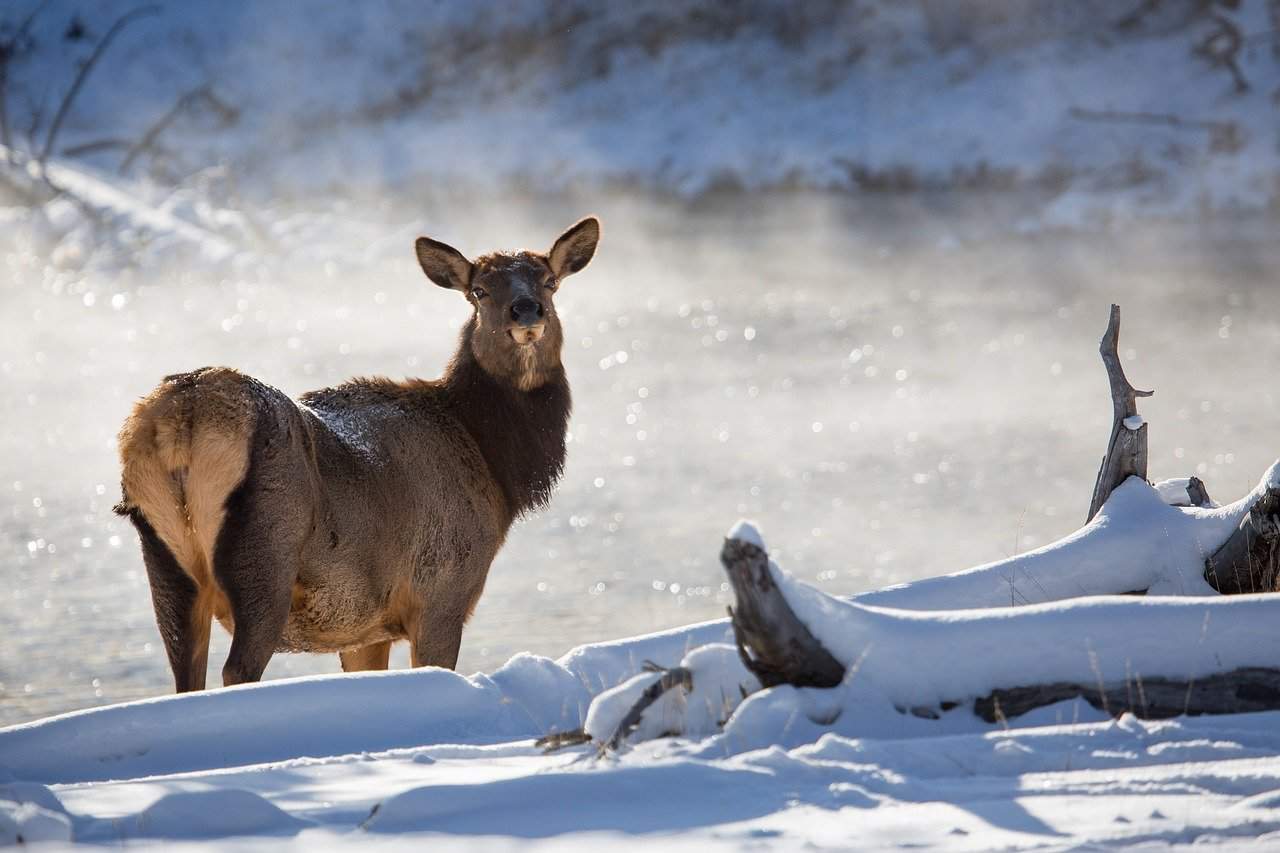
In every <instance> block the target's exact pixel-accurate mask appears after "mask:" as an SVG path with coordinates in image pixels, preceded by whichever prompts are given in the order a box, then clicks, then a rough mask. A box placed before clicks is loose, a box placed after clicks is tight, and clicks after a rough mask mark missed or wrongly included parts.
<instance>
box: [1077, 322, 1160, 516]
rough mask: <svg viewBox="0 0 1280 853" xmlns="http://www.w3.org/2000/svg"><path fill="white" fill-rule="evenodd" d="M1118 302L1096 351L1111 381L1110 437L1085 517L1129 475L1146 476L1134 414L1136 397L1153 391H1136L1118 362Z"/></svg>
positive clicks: (1143, 440)
mask: <svg viewBox="0 0 1280 853" xmlns="http://www.w3.org/2000/svg"><path fill="white" fill-rule="evenodd" d="M1119 344H1120V306H1119V305H1112V306H1111V319H1110V321H1109V322H1108V323H1107V331H1106V333H1105V334H1103V336H1102V342H1101V344H1100V345H1099V347H1098V351H1099V352H1100V353H1101V354H1102V363H1103V364H1104V365H1105V366H1106V368H1107V379H1108V380H1109V381H1110V383H1111V406H1112V409H1113V414H1114V417H1113V418H1112V422H1111V439H1110V441H1108V442H1107V455H1106V456H1104V457H1102V466H1101V467H1100V468H1099V469H1098V480H1097V482H1096V483H1095V484H1094V487H1093V500H1092V501H1091V502H1090V503H1089V516H1088V518H1086V519H1085V521H1088V520H1089V519H1092V518H1093V517H1094V516H1095V515H1097V514H1098V510H1099V509H1101V508H1102V505H1103V504H1104V503H1106V500H1107V498H1108V497H1109V496H1110V494H1111V492H1112V491H1113V490H1114V489H1115V488H1116V486H1119V485H1120V484H1121V483H1123V482H1124V481H1125V480H1126V479H1128V478H1129V477H1131V476H1133V477H1140V478H1141V479H1143V480H1145V479H1147V424H1146V422H1145V421H1143V420H1142V417H1141V416H1140V415H1139V414H1138V402H1137V398H1138V397H1150V396H1151V395H1152V394H1153V393H1154V392H1152V391H1139V390H1138V389H1136V388H1134V387H1133V386H1132V385H1130V384H1129V380H1128V379H1127V378H1125V375H1124V368H1123V367H1122V366H1121V365H1120V353H1119Z"/></svg>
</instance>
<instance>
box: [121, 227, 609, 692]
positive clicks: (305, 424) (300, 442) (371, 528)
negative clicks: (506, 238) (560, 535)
mask: <svg viewBox="0 0 1280 853" xmlns="http://www.w3.org/2000/svg"><path fill="white" fill-rule="evenodd" d="M599 236H600V225H599V222H597V220H595V219H594V218H587V219H584V220H582V221H581V222H579V223H577V224H576V225H574V226H573V227H572V228H570V229H569V230H568V231H566V232H565V233H564V234H562V235H561V236H560V238H559V239H557V240H556V242H555V244H554V245H553V246H552V247H551V251H550V252H548V253H547V254H545V255H544V254H541V253H538V252H514V253H506V252H499V253H494V254H490V255H485V256H484V257H481V258H479V259H477V260H476V261H474V262H472V261H468V260H467V259H466V258H465V257H463V256H462V255H461V254H460V253H459V252H458V251H457V250H455V249H453V248H451V247H450V246H447V245H445V244H444V243H439V242H436V241H435V240H430V239H428V238H426V237H421V238H419V239H418V241H417V244H416V248H417V253H418V261H419V262H420V263H421V264H422V269H423V271H424V272H425V273H426V274H427V277H428V278H429V279H431V280H432V281H433V282H435V283H436V284H438V285H440V286H441V287H445V288H449V289H452V290H457V291H460V292H461V293H463V294H464V295H465V296H466V298H467V300H468V301H469V302H470V303H471V306H472V316H471V319H470V321H469V322H468V323H467V324H466V326H465V327H464V328H463V330H462V333H461V335H460V336H459V342H458V349H457V353H456V354H455V355H454V356H453V359H452V361H450V362H449V364H448V366H447V367H446V368H445V371H444V376H443V377H441V378H440V379H438V380H435V381H424V380H418V379H410V380H406V381H403V382H393V381H391V380H388V379H381V378H373V379H354V380H352V381H350V382H347V383H345V384H342V385H339V386H337V387H336V388H325V389H323V390H320V391H312V392H309V393H307V394H304V395H302V396H301V397H300V398H299V399H298V401H297V402H294V401H293V400H291V399H289V398H288V397H287V396H285V395H284V394H283V393H281V392H280V391H277V390H276V389H274V388H272V387H270V386H268V385H264V384H263V383H261V382H258V381H257V380H255V379H252V378H250V377H248V376H245V375H244V374H242V373H238V372H237V371H235V370H232V369H230V368H225V367H211V368H203V369H200V370H196V371H192V372H190V373H181V374H177V375H174V376H170V377H167V378H166V379H165V380H164V382H162V383H161V384H160V386H159V387H158V388H157V389H156V390H155V391H153V392H152V393H151V394H150V395H148V396H147V397H145V398H144V399H143V400H142V401H140V402H139V403H138V404H137V406H135V407H134V410H133V413H132V414H131V415H130V416H129V418H128V419H127V420H126V421H125V424H124V427H123V429H122V430H121V432H120V459H121V463H122V467H123V473H122V477H121V488H122V491H123V499H122V500H121V502H120V504H119V506H118V507H117V508H116V509H117V512H119V513H120V514H122V515H127V516H128V517H129V518H130V519H131V520H132V521H133V524H134V526H135V527H136V528H137V531H138V537H139V539H140V540H141V542H142V555H143V560H144V562H145V563H146V567H147V577H148V579H149V581H150V584H151V595H152V601H153V604H154V606H155V612H156V621H157V623H158V624H159V627H160V634H161V636H162V637H163V639H164V644H165V650H166V652H167V653H168V656H169V663H170V666H171V667H172V668H173V675H174V681H175V684H176V686H177V689H178V691H179V692H183V691H187V690H200V689H203V688H204V684H205V668H206V663H207V660H208V651H209V627H210V620H211V618H216V619H217V620H218V621H219V622H220V623H222V625H223V627H225V628H226V629H227V630H228V631H229V632H231V634H232V642H231V651H230V654H229V655H228V657H227V661H226V665H225V666H224V667H223V670H222V680H223V683H224V684H238V683H240V682H245V681H256V680H258V679H259V678H260V677H261V676H262V671H263V670H264V669H265V668H266V666H267V661H268V660H269V659H270V658H271V655H272V654H273V653H274V652H276V651H305V652H338V653H339V655H340V657H341V660H342V667H343V669H345V670H348V671H350V670H360V669H385V668H386V666H387V656H388V654H389V652H390V648H391V643H392V642H394V641H396V640H399V639H408V640H409V642H410V643H411V645H412V661H413V665H414V666H424V665H434V666H444V667H453V666H454V665H455V664H456V663H457V659H458V646H459V644H460V642H461V640H462V628H463V625H464V624H465V623H466V621H467V618H468V617H469V616H470V614H471V611H472V609H473V608H474V607H475V604H476V601H477V599H478V598H479V597H480V592H481V590H482V589H483V588H484V581H485V576H486V575H487V574H488V572H489V565H490V563H491V562H492V561H493V558H494V555H496V554H497V552H498V548H499V547H500V546H501V545H502V542H503V539H504V538H505V537H506V533H507V530H508V528H510V526H511V523H512V521H513V520H515V519H516V518H517V517H519V516H520V515H521V514H522V513H525V512H528V511H530V510H533V509H537V508H539V507H541V506H542V505H544V504H545V503H546V501H547V500H548V498H549V496H550V493H551V489H552V487H553V486H554V484H555V481H556V479H557V478H558V476H559V474H560V471H561V469H562V467H563V464H564V453H565V447H564V440H565V428H566V425H567V423H568V419H569V384H568V381H567V380H566V378H565V373H564V368H563V367H562V366H561V363H560V348H561V343H562V340H563V337H562V334H561V331H560V320H559V318H558V317H557V316H556V310H555V304H554V300H553V296H554V294H555V292H556V289H557V288H558V287H559V286H560V283H561V282H562V281H563V280H564V278H565V277H566V276H569V275H572V274H573V273H576V272H578V271H580V270H581V269H582V268H583V267H585V266H586V265H587V263H588V261H590V260H591V258H592V255H593V254H594V253H595V248H596V243H597V241H598V239H599Z"/></svg>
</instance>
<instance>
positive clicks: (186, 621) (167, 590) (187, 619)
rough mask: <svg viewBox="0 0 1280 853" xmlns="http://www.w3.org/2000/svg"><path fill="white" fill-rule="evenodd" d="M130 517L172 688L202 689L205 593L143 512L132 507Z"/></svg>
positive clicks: (209, 615)
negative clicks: (138, 543)
mask: <svg viewBox="0 0 1280 853" xmlns="http://www.w3.org/2000/svg"><path fill="white" fill-rule="evenodd" d="M130 518H131V520H132V521H133V526H134V527H135V528H137V531H138V539H139V540H140V541H141V543H142V561H143V563H144V564H145V565H146V567H147V581H148V582H149V583H150V585H151V604H152V606H153V608H154V609H155V612H156V626H157V627H158V628H159V629H160V638H161V639H162V640H163V641H164V650H165V653H166V654H167V655H168V657H169V668H170V669H171V670H172V671H173V686H174V689H175V690H176V691H177V692H178V693H186V692H188V691H191V690H203V689H204V684H205V670H206V668H207V667H208V663H209V622H210V620H211V618H212V613H211V609H210V607H209V601H208V597H207V596H205V595H201V594H200V591H199V589H198V588H197V587H196V582H195V581H194V580H192V579H191V576H190V575H188V574H187V573H186V572H185V571H183V569H182V566H180V565H179V564H178V561H177V560H176V559H174V556H173V552H171V551H170V550H169V548H168V546H166V545H165V544H164V542H163V541H161V539H160V537H159V536H157V535H156V532H155V530H154V529H153V528H152V527H151V525H150V524H149V523H148V522H147V520H146V518H144V517H143V516H142V513H141V512H140V511H138V510H135V511H134V512H133V513H132V514H131V516H130Z"/></svg>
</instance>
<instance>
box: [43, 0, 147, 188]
mask: <svg viewBox="0 0 1280 853" xmlns="http://www.w3.org/2000/svg"><path fill="white" fill-rule="evenodd" d="M159 12H160V7H159V6H139V7H138V8H137V9H133V10H132V11H129V12H125V13H124V14H123V15H121V16H120V17H119V18H117V19H116V22H115V23H114V24H112V25H111V27H110V28H109V29H108V30H107V32H106V33H105V34H104V35H103V36H102V38H101V39H100V40H99V41H98V44H97V45H96V46H95V47H94V48H93V53H91V54H89V58H88V59H86V60H85V62H84V64H83V65H81V66H80V71H79V73H77V74H76V79H75V80H74V81H72V83H71V88H70V89H68V90H67V94H66V95H65V96H63V98H62V103H60V104H59V105H58V111H57V113H55V114H54V116H53V121H52V123H50V125H49V131H48V133H47V134H45V138H44V145H43V146H42V147H41V149H40V156H39V157H38V158H37V162H38V163H39V164H40V169H41V171H43V170H44V164H45V163H46V162H48V160H49V154H50V152H52V151H53V144H54V142H56V141H57V139H58V131H59V130H61V129H62V122H63V120H64V119H65V118H66V117H67V113H68V112H69V111H70V109H71V105H72V104H73V103H75V99H76V96H77V95H79V94H80V89H81V87H83V86H84V82H85V80H87V79H88V78H89V74H90V73H92V71H93V69H94V67H95V66H97V64H98V60H100V59H101V58H102V56H103V54H105V53H106V52H107V48H108V47H110V46H111V42H113V41H114V40H115V38H116V36H118V35H119V34H120V32H121V31H122V30H124V28H125V27H127V26H128V25H129V24H131V23H132V22H134V21H136V20H138V19H139V18H144V17H146V16H147V15H155V14H159Z"/></svg>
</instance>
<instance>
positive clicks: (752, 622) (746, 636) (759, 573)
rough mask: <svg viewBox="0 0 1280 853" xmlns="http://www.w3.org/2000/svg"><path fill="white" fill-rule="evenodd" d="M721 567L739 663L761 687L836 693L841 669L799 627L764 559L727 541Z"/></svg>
mask: <svg viewBox="0 0 1280 853" xmlns="http://www.w3.org/2000/svg"><path fill="white" fill-rule="evenodd" d="M720 563H721V565H723V566H724V570H725V572H726V573H727V574H728V575H729V583H730V584H731V585H732V586H733V593H734V596H735V597H736V599H737V602H738V606H737V607H736V608H734V607H730V608H729V619H730V621H731V622H732V624H733V637H734V641H735V642H736V643H737V645H738V654H739V655H741V656H742V663H743V664H744V665H745V666H746V667H747V669H749V670H751V671H752V672H753V673H755V675H756V677H757V678H759V679H760V683H761V684H763V685H764V686H765V687H773V686H775V685H778V684H794V685H795V686H797V687H835V686H836V685H837V684H839V683H840V682H841V681H842V680H843V679H844V672H845V667H844V664H842V663H840V662H839V661H838V660H836V659H835V658H834V657H832V655H831V652H829V651H827V649H826V647H825V646H823V645H822V643H821V642H819V641H818V638H817V637H815V636H814V635H813V632H811V631H810V630H809V628H808V627H807V626H806V625H805V624H804V623H803V622H801V621H800V618H799V617H798V616H796V614H795V611H793V610H792V609H791V605H790V604H788V603H787V600H786V598H784V597H783V595H782V591H781V590H780V589H778V585H777V584H776V583H774V581H773V575H772V574H771V573H770V571H769V555H768V554H767V553H765V550H764V549H763V548H761V547H760V546H759V545H757V544H755V543H754V542H748V541H745V540H743V539H736V538H728V539H725V541H724V547H723V548H722V549H721V550H720Z"/></svg>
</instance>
